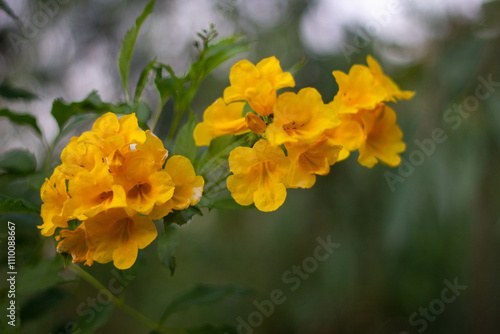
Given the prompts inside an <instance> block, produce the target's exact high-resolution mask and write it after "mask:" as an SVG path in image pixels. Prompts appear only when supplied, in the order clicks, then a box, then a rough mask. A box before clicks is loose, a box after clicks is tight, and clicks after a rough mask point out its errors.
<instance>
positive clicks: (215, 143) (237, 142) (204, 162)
mask: <svg viewBox="0 0 500 334" xmlns="http://www.w3.org/2000/svg"><path fill="white" fill-rule="evenodd" d="M255 141H256V139H255V136H254V135H253V133H247V134H243V135H239V136H234V135H224V136H220V137H217V138H214V139H213V140H212V141H211V142H210V146H209V147H208V150H207V151H206V152H205V153H204V154H203V155H202V157H201V158H200V160H199V163H198V164H197V165H196V166H195V167H196V168H195V169H196V171H197V174H205V173H206V172H207V171H209V170H211V169H213V168H214V167H219V166H221V165H222V164H225V163H227V158H228V157H229V153H230V152H231V151H232V150H234V149H235V148H236V147H238V146H251V145H252V144H253V142H255Z"/></svg>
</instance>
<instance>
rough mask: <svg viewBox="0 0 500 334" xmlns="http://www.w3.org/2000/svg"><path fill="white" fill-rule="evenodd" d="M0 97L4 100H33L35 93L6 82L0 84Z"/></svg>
mask: <svg viewBox="0 0 500 334" xmlns="http://www.w3.org/2000/svg"><path fill="white" fill-rule="evenodd" d="M0 97H2V98H3V99H6V100H28V101H29V100H34V99H36V98H37V96H36V95H35V94H33V93H32V92H30V91H27V90H26V89H23V88H17V87H12V86H11V85H8V84H6V83H3V84H1V85H0Z"/></svg>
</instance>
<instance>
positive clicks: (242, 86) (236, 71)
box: [224, 57, 295, 116]
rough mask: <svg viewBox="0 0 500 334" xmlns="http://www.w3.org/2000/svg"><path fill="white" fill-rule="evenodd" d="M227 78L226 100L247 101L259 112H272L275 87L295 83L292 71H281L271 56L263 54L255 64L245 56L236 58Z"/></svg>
mask: <svg viewBox="0 0 500 334" xmlns="http://www.w3.org/2000/svg"><path fill="white" fill-rule="evenodd" d="M229 81H230V82H231V86H229V87H227V88H226V89H225V90H224V100H225V101H226V103H231V102H234V101H247V102H248V103H249V104H250V107H252V109H253V110H254V111H255V112H256V113H258V114H259V115H261V116H267V115H270V114H271V113H272V112H273V106H274V103H275V101H276V91H277V90H278V89H280V88H284V87H294V86H295V81H294V80H293V77H292V75H291V74H290V73H288V72H283V70H282V69H281V66H280V63H279V61H278V60H277V59H276V58H275V57H270V58H265V59H263V60H261V61H260V62H259V63H258V64H257V66H255V65H253V64H252V63H250V62H249V61H248V60H241V61H239V62H237V63H236V64H234V65H233V67H232V68H231V71H230V73H229Z"/></svg>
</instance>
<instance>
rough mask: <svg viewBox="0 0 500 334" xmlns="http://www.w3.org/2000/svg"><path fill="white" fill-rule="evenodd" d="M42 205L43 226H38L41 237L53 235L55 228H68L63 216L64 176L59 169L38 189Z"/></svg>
mask: <svg viewBox="0 0 500 334" xmlns="http://www.w3.org/2000/svg"><path fill="white" fill-rule="evenodd" d="M40 197H41V198H42V201H43V204H42V209H41V214H40V215H41V216H42V219H43V224H42V225H40V226H38V228H39V229H41V230H42V231H41V233H42V235H44V236H46V237H48V236H51V235H53V234H54V232H55V230H56V228H57V227H68V217H67V216H66V215H65V214H64V212H63V208H64V203H65V202H66V200H67V199H68V193H67V191H66V176H65V175H64V174H63V173H62V172H61V170H60V169H59V168H56V169H55V170H54V173H53V174H52V176H51V177H50V179H45V182H44V184H43V185H42V188H41V189H40Z"/></svg>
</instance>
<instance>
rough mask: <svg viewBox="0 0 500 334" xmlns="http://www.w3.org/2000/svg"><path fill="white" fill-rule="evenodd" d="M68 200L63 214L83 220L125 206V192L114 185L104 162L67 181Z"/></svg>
mask: <svg viewBox="0 0 500 334" xmlns="http://www.w3.org/2000/svg"><path fill="white" fill-rule="evenodd" d="M68 192H69V195H70V198H69V199H68V200H67V202H66V203H65V205H64V213H65V214H66V215H67V216H69V217H71V218H72V219H73V218H78V219H80V220H85V219H87V218H89V217H92V216H94V215H96V214H98V213H99V212H101V211H104V210H107V209H110V208H116V207H125V206H127V201H126V196H125V190H124V189H123V187H122V186H120V185H118V184H115V182H114V179H113V175H112V174H111V173H110V172H109V170H108V166H107V164H106V163H105V162H100V163H99V164H98V165H96V166H95V167H94V169H93V170H92V171H88V170H86V169H84V168H81V169H80V171H79V172H78V173H77V174H75V175H73V177H71V178H70V179H69V181H68Z"/></svg>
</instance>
